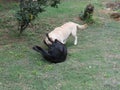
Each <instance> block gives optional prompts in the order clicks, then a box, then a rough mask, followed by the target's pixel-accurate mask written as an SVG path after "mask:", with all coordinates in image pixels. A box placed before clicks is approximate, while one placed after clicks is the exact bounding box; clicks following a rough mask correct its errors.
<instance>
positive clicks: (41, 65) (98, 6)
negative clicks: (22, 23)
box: [0, 0, 120, 90]
mask: <svg viewBox="0 0 120 90" xmlns="http://www.w3.org/2000/svg"><path fill="white" fill-rule="evenodd" d="M102 1H103V0H90V1H89V2H88V0H68V1H64V2H63V3H62V4H60V6H59V8H58V9H56V8H47V9H46V12H43V13H42V14H39V16H38V17H37V19H36V20H34V21H33V22H32V25H30V26H29V27H28V28H27V29H26V30H25V31H24V32H23V34H22V35H21V36H19V34H18V33H19V32H18V31H17V22H16V19H15V17H14V14H15V12H16V10H18V8H15V7H14V5H17V4H12V5H11V6H9V7H10V8H7V9H6V8H4V7H3V5H0V10H2V11H1V13H0V17H1V18H0V90H120V72H119V71H120V36H119V35H120V24H119V23H120V22H116V21H114V20H112V19H110V18H109V15H108V14H104V13H102V12H100V10H102V9H103V8H104V7H105V6H104V5H103V4H102ZM105 1H109V0H105ZM88 3H92V4H94V5H95V13H94V16H93V18H94V19H95V21H96V23H95V24H93V25H89V26H88V28H87V29H85V30H80V31H78V45H77V46H74V45H73V40H74V39H73V37H70V38H69V39H68V41H67V44H66V46H67V49H68V56H67V60H66V61H65V62H63V63H59V64H51V63H48V62H47V61H45V60H44V59H43V58H42V56H41V55H40V54H39V53H37V52H35V51H34V50H32V47H33V46H34V45H40V46H42V47H43V48H46V46H45V45H44V44H43V39H44V37H45V33H48V32H50V31H51V30H53V29H54V28H55V27H57V26H60V25H62V24H63V23H65V22H67V21H74V22H77V23H79V24H83V22H82V21H79V20H78V16H79V13H80V12H81V11H82V10H83V9H84V8H85V6H86V5H87V4H88ZM101 18H102V19H101Z"/></svg>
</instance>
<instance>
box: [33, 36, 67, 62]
mask: <svg viewBox="0 0 120 90" xmlns="http://www.w3.org/2000/svg"><path fill="white" fill-rule="evenodd" d="M47 37H48V39H49V41H51V43H52V45H47V44H46V43H45V44H46V45H47V46H48V50H44V49H43V48H41V47H39V46H34V47H33V49H34V50H35V51H37V52H40V53H41V54H42V56H43V57H44V58H45V59H46V60H47V61H49V62H52V63H60V62H63V61H65V60H66V57H67V48H66V47H65V45H64V44H62V43H61V42H59V41H58V40H57V39H56V40H55V41H52V40H51V39H50V38H49V36H48V34H47Z"/></svg>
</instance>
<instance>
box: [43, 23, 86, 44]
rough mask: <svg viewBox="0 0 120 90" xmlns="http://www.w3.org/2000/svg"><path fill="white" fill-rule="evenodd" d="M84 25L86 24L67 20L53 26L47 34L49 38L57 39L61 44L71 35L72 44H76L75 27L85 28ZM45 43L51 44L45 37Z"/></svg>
mask: <svg viewBox="0 0 120 90" xmlns="http://www.w3.org/2000/svg"><path fill="white" fill-rule="evenodd" d="M86 27H87V24H84V25H79V24H77V23H74V22H67V23H65V24H64V25H62V26H60V27H57V28H55V29H54V30H53V31H51V32H50V33H49V34H48V35H49V37H50V38H51V40H53V41H54V40H55V39H57V40H58V41H60V42H61V43H63V44H65V43H66V40H67V38H68V37H69V36H70V35H72V36H73V37H74V38H75V41H74V45H77V29H85V28H86ZM45 43H47V44H48V45H50V44H51V42H50V41H49V40H48V38H47V37H46V38H45Z"/></svg>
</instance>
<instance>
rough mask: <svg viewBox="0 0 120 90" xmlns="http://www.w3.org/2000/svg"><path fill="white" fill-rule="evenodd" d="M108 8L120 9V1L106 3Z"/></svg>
mask: <svg viewBox="0 0 120 90" xmlns="http://www.w3.org/2000/svg"><path fill="white" fill-rule="evenodd" d="M106 8H109V9H111V10H118V9H120V2H108V3H106Z"/></svg>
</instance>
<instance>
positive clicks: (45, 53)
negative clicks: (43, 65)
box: [33, 46, 52, 61]
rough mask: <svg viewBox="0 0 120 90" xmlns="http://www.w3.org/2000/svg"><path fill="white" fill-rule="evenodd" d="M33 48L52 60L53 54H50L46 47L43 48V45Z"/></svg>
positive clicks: (48, 59)
mask: <svg viewBox="0 0 120 90" xmlns="http://www.w3.org/2000/svg"><path fill="white" fill-rule="evenodd" d="M33 49H34V50H35V51H37V52H39V53H41V54H42V56H43V57H44V58H45V59H46V60H47V61H50V60H52V57H51V55H50V54H49V53H48V52H47V51H45V50H44V49H42V48H41V47H39V46H34V47H33Z"/></svg>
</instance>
